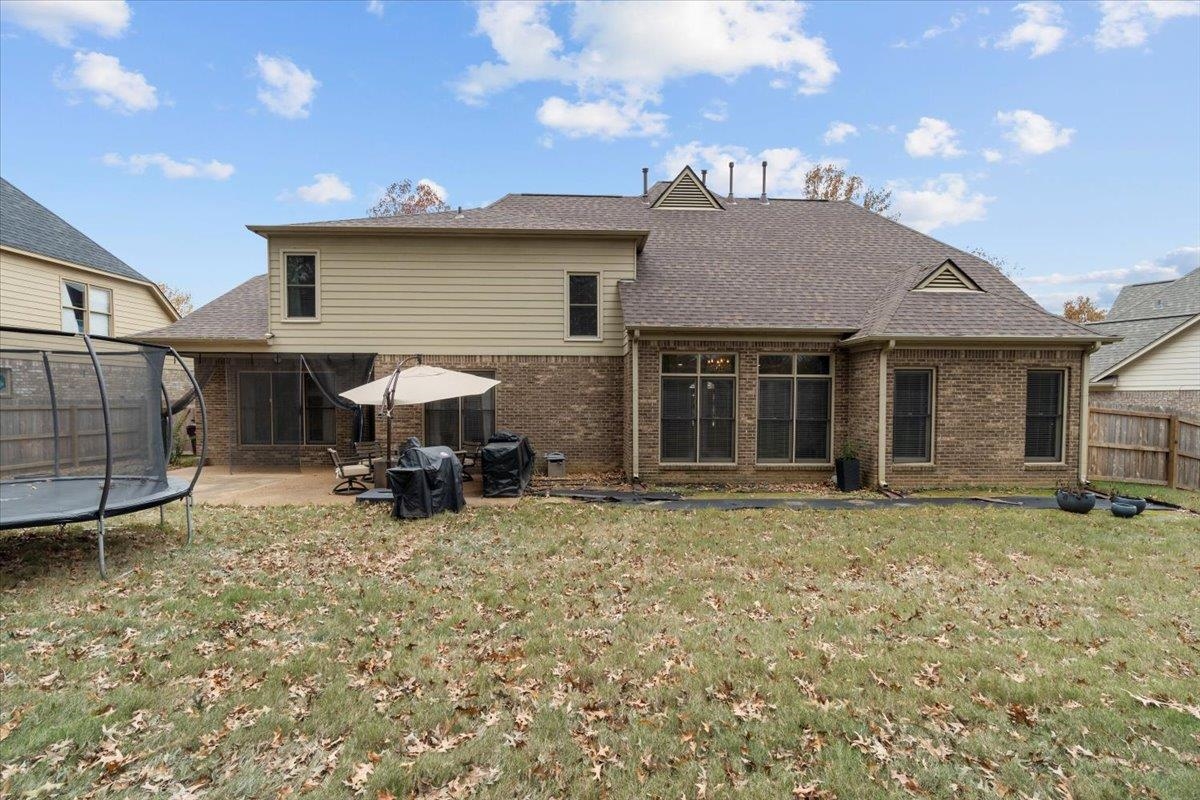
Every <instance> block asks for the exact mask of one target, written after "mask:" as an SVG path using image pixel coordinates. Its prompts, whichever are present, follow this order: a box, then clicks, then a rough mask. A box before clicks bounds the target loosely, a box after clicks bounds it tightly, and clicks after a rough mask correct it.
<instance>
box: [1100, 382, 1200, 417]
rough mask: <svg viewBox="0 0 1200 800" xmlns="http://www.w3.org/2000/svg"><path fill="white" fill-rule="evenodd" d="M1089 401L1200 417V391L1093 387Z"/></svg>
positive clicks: (1113, 406) (1134, 409) (1130, 408)
mask: <svg viewBox="0 0 1200 800" xmlns="http://www.w3.org/2000/svg"><path fill="white" fill-rule="evenodd" d="M1088 397H1089V402H1090V404H1091V405H1092V406H1094V407H1096V408H1121V409H1126V410H1129V411H1156V412H1161V413H1164V414H1176V415H1178V416H1181V417H1191V418H1192V419H1200V391H1196V390H1195V389H1177V390H1175V391H1102V390H1098V389H1096V388H1095V387H1093V388H1092V391H1091V394H1090V395H1089V396H1088Z"/></svg>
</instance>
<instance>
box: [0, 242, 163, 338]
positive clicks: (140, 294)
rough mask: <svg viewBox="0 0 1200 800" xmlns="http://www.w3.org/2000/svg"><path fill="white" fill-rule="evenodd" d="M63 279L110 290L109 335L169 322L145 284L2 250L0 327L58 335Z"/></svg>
mask: <svg viewBox="0 0 1200 800" xmlns="http://www.w3.org/2000/svg"><path fill="white" fill-rule="evenodd" d="M64 280H70V281H77V282H79V283H86V284H88V285H90V286H96V287H100V288H103V289H108V290H110V291H112V320H113V335H115V336H134V335H135V334H137V333H140V332H141V331H148V330H151V329H153V328H161V327H162V326H164V325H169V324H170V323H172V322H174V321H175V318H174V317H173V316H172V315H170V314H169V313H168V312H167V310H166V308H164V307H163V305H162V303H161V302H160V301H159V300H158V299H157V298H156V297H155V292H154V289H152V288H150V287H149V286H148V285H146V284H143V283H138V282H135V281H128V280H122V279H121V278H117V277H115V276H111V275H106V274H105V273H102V272H96V271H92V270H87V269H77V268H75V267H70V266H67V265H65V264H60V263H57V262H53V261H46V260H43V259H40V258H36V257H34V256H28V255H25V254H23V253H15V252H13V251H11V250H7V249H5V250H0V325H17V326H22V327H27V328H49V329H51V330H60V329H61V327H62V313H61V312H62V282H63V281H64Z"/></svg>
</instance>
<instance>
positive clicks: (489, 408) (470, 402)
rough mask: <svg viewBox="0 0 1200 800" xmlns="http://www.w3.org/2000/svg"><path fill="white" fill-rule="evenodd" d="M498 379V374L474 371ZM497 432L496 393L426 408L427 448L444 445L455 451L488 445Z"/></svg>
mask: <svg viewBox="0 0 1200 800" xmlns="http://www.w3.org/2000/svg"><path fill="white" fill-rule="evenodd" d="M468 371H469V372H470V373H471V374H472V375H482V376H483V377H485V378H494V377H495V373H492V372H484V371H470V370H468ZM495 432H496V390H495V389H494V388H493V389H488V390H487V391H486V392H484V393H483V394H481V395H472V396H469V397H455V398H451V399H449V400H438V401H436V402H433V403H426V404H425V444H427V445H438V444H440V445H444V446H445V447H449V448H451V449H452V450H466V449H468V447H471V446H477V445H482V444H485V443H486V442H487V440H488V438H489V437H490V436H491V435H492V434H493V433H495Z"/></svg>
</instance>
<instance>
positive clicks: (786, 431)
mask: <svg viewBox="0 0 1200 800" xmlns="http://www.w3.org/2000/svg"><path fill="white" fill-rule="evenodd" d="M788 372H791V365H790V364H789V365H788ZM791 435H792V379H791V378H790V377H787V378H759V381H758V460H759V461H764V462H765V461H787V460H788V454H789V453H790V452H791V449H792V442H791Z"/></svg>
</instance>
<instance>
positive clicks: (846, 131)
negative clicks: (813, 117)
mask: <svg viewBox="0 0 1200 800" xmlns="http://www.w3.org/2000/svg"><path fill="white" fill-rule="evenodd" d="M851 136H858V128H856V127H854V126H853V125H851V124H850V123H849V122H831V123H829V127H828V128H827V129H826V131H825V136H824V137H823V139H824V141H825V144H841V143H842V142H844V141H846V139H848V138H850V137H851Z"/></svg>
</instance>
